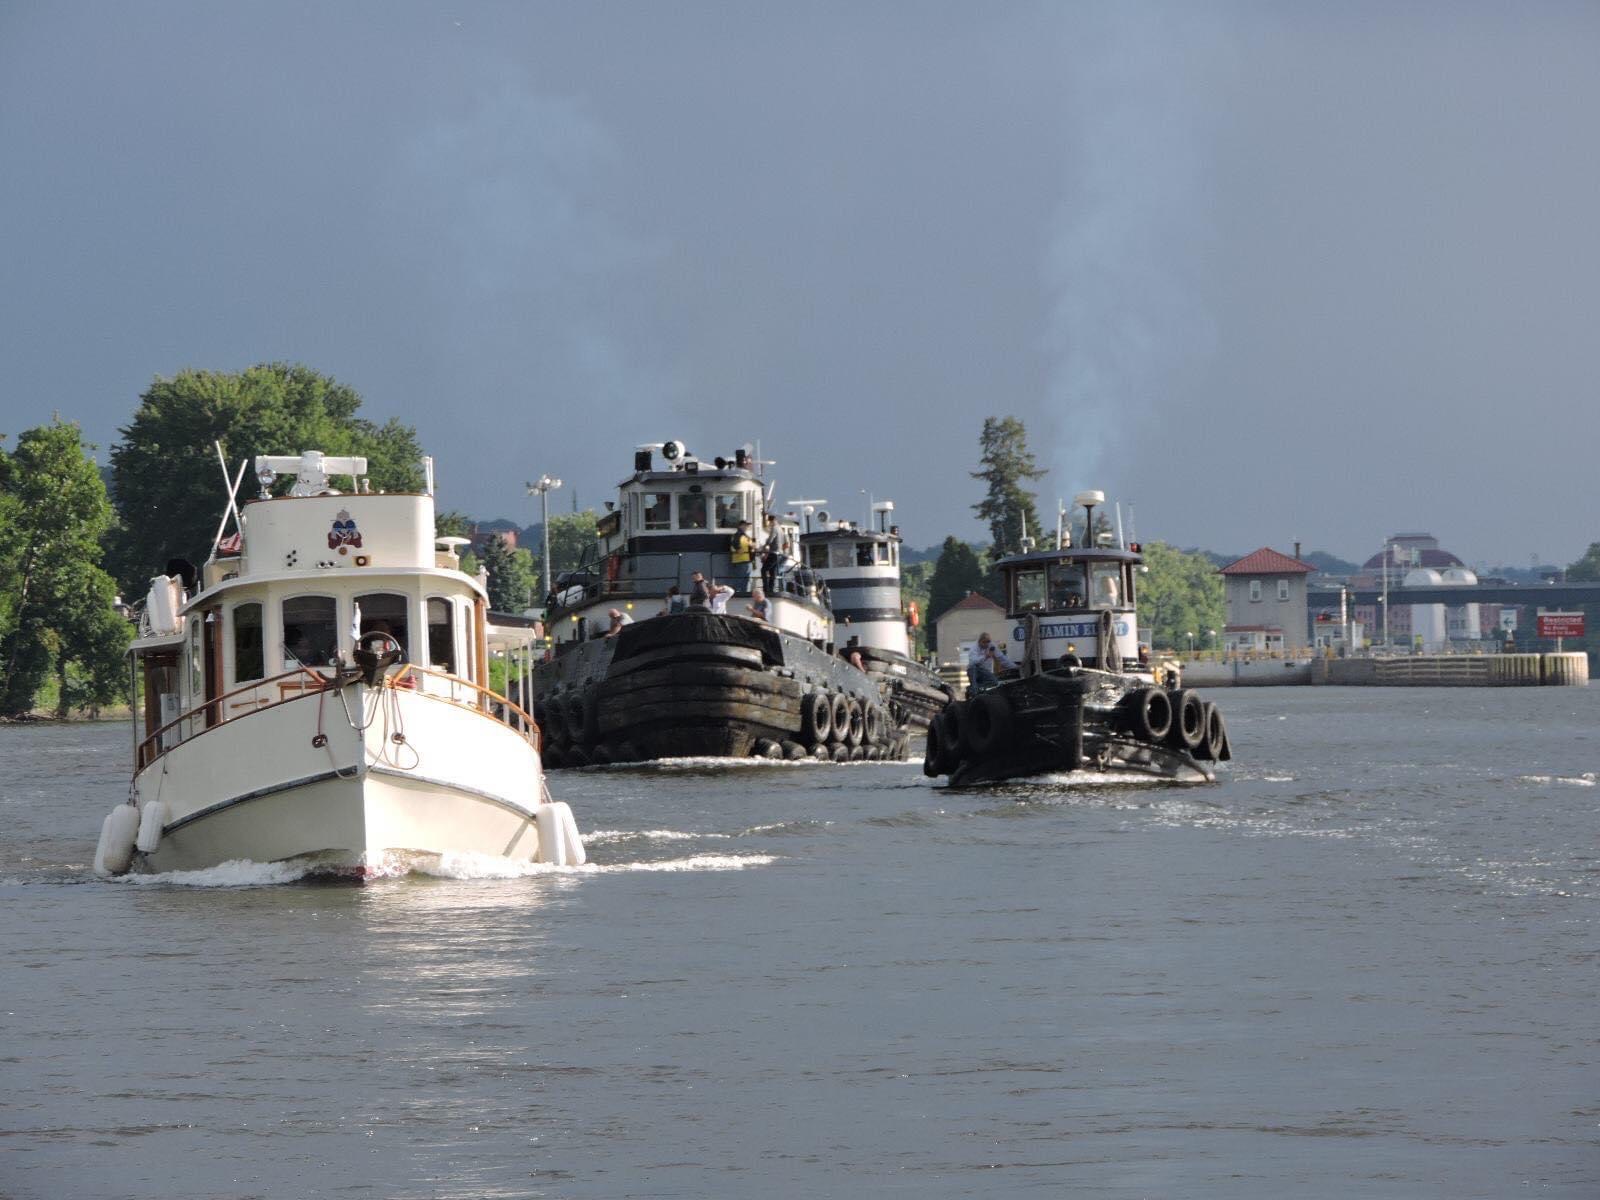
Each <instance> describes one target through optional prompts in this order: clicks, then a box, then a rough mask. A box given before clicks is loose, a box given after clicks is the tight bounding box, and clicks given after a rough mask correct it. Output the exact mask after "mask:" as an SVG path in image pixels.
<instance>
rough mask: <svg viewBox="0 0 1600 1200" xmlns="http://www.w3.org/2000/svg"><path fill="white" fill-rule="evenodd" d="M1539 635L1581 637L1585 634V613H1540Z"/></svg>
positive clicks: (1546, 636) (1544, 636) (1545, 636)
mask: <svg viewBox="0 0 1600 1200" xmlns="http://www.w3.org/2000/svg"><path fill="white" fill-rule="evenodd" d="M1539 636H1540V637H1542V638H1569V637H1571V638H1581V637H1582V636H1583V614H1582V613H1581V612H1575V613H1552V612H1545V613H1540V614H1539Z"/></svg>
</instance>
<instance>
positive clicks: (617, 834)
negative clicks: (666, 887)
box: [583, 829, 733, 846]
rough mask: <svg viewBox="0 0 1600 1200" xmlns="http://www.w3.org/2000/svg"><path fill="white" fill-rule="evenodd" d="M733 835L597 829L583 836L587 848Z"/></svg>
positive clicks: (728, 834)
mask: <svg viewBox="0 0 1600 1200" xmlns="http://www.w3.org/2000/svg"><path fill="white" fill-rule="evenodd" d="M732 836H733V835H732V834H731V833H688V832H685V831H684V830H681V829H596V830H595V831H594V832H592V833H586V834H584V835H583V844H584V845H585V846H597V845H600V844H601V843H603V842H622V841H627V840H628V839H630V838H644V839H646V840H648V841H653V842H693V841H699V840H700V839H701V838H728V837H732Z"/></svg>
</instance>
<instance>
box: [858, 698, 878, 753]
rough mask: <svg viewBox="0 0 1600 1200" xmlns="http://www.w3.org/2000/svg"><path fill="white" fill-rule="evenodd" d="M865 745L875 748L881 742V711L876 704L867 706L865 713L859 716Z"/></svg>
mask: <svg viewBox="0 0 1600 1200" xmlns="http://www.w3.org/2000/svg"><path fill="white" fill-rule="evenodd" d="M861 719H862V721H863V723H864V724H863V728H864V730H865V737H866V739H867V744H868V745H870V746H876V745H877V744H878V743H879V742H881V741H882V740H883V710H882V709H880V708H879V707H878V706H877V705H876V704H869V705H867V708H866V711H865V712H863V713H862V714H861Z"/></svg>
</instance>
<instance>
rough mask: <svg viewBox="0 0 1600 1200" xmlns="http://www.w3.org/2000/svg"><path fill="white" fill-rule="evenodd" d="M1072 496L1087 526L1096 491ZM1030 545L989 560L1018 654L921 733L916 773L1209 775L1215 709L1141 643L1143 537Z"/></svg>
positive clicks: (961, 781) (993, 777) (1214, 755)
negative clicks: (1162, 669) (1165, 673)
mask: <svg viewBox="0 0 1600 1200" xmlns="http://www.w3.org/2000/svg"><path fill="white" fill-rule="evenodd" d="M1077 503H1078V504H1080V505H1082V506H1083V507H1084V508H1085V510H1086V511H1087V520H1086V521H1085V528H1086V529H1094V527H1095V526H1094V509H1095V507H1096V506H1098V505H1101V504H1104V503H1105V496H1104V495H1103V494H1102V493H1100V492H1083V493H1080V494H1079V496H1078V497H1077ZM1097 540H1099V541H1100V542H1101V543H1102V544H1098V545H1097V544H1093V543H1091V544H1086V545H1081V546H1077V547H1074V546H1072V545H1071V544H1070V538H1068V537H1065V536H1063V537H1062V538H1061V542H1062V544H1061V546H1060V547H1059V548H1058V549H1054V550H1039V551H1033V550H1029V551H1025V552H1024V553H1022V554H1017V555H1014V556H1012V557H1009V558H1004V559H1001V560H1000V561H999V562H998V563H997V564H996V565H997V566H998V567H999V568H1000V571H1001V574H1002V576H1003V577H1004V580H1005V589H1006V599H1007V604H1006V613H1007V617H1008V619H1009V620H1010V621H1012V622H1013V623H1014V624H1013V627H1012V628H1011V629H1010V631H1009V632H1010V635H1011V638H1010V644H1011V646H1012V647H1013V648H1016V649H1018V650H1019V653H1018V654H1017V658H1018V661H1017V662H1016V664H1015V665H1014V666H1012V667H1011V668H1010V669H1009V670H1006V671H1003V672H1001V673H1000V674H999V677H998V678H997V679H996V680H995V681H994V682H992V683H987V684H986V682H985V681H984V680H982V679H980V680H979V681H978V682H977V683H975V685H974V689H973V694H972V695H970V696H969V698H968V699H966V700H962V701H956V702H954V703H952V704H950V705H949V706H948V707H946V708H945V709H944V711H943V712H941V713H940V714H939V716H938V717H937V718H935V720H934V722H933V725H932V726H931V727H930V728H929V730H928V744H927V753H926V757H925V759H924V762H923V770H924V771H925V772H926V773H927V774H928V775H930V776H939V775H947V776H949V778H950V783H951V784H952V785H954V786H962V785H970V784H985V783H995V782H998V781H1000V780H1005V779H1018V778H1024V777H1027V776H1033V775H1045V774H1055V773H1058V772H1070V771H1079V770H1086V771H1093V772H1096V773H1099V774H1110V775H1129V776H1137V777H1141V778H1147V779H1151V780H1156V781H1165V782H1172V783H1208V782H1211V781H1212V780H1213V779H1214V778H1215V770H1214V767H1213V764H1215V763H1217V762H1221V761H1226V760H1227V759H1229V758H1231V757H1232V756H1233V755H1232V750H1231V748H1230V746H1229V744H1228V730H1227V724H1226V722H1225V721H1224V720H1223V718H1222V713H1221V712H1220V711H1219V710H1218V709H1217V707H1216V706H1215V705H1213V704H1211V703H1210V702H1209V701H1206V700H1204V699H1202V698H1201V697H1200V695H1199V693H1197V692H1194V691H1191V690H1188V689H1185V688H1182V687H1178V686H1175V685H1174V686H1164V685H1163V684H1160V683H1158V682H1157V680H1156V678H1155V675H1154V674H1153V673H1152V672H1151V671H1150V669H1149V665H1148V663H1147V662H1146V661H1145V658H1144V656H1143V655H1142V654H1141V653H1140V649H1139V636H1138V624H1137V617H1136V614H1135V608H1134V603H1135V591H1134V589H1135V587H1136V586H1137V577H1138V567H1139V565H1140V564H1141V563H1142V562H1143V561H1144V557H1143V555H1142V554H1141V553H1140V551H1139V546H1138V545H1137V544H1136V543H1135V544H1131V545H1112V544H1107V543H1109V541H1110V538H1109V535H1102V536H1101V538H1100V539H1097Z"/></svg>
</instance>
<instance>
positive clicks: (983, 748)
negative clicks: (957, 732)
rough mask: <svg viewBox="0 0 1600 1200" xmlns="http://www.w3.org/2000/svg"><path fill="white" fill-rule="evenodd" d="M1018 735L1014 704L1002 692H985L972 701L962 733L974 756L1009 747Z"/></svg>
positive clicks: (998, 751) (1001, 750)
mask: <svg viewBox="0 0 1600 1200" xmlns="http://www.w3.org/2000/svg"><path fill="white" fill-rule="evenodd" d="M1015 735H1016V722H1015V719H1014V718H1013V717H1012V715H1011V706H1010V705H1009V704H1007V703H1006V698H1005V697H1004V696H1003V695H1000V694H999V693H998V692H985V693H984V694H983V695H981V696H979V697H978V698H977V699H976V700H974V701H972V702H971V704H970V706H969V709H968V712H967V721H966V725H965V726H964V727H963V728H962V732H961V736H962V738H964V739H965V743H966V747H967V751H968V753H970V754H971V755H972V756H973V757H974V758H988V757H989V756H990V755H992V754H999V753H1002V752H1004V751H1005V750H1007V749H1009V748H1010V746H1011V743H1012V741H1013V740H1014V739H1015Z"/></svg>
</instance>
